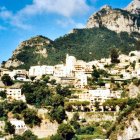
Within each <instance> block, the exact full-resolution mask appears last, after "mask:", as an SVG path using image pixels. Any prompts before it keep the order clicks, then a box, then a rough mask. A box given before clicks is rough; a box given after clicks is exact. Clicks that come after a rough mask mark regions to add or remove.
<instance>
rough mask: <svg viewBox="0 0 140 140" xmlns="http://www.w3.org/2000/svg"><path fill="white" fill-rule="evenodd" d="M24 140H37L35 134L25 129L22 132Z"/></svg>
mask: <svg viewBox="0 0 140 140" xmlns="http://www.w3.org/2000/svg"><path fill="white" fill-rule="evenodd" d="M22 136H23V138H24V140H37V136H36V135H34V134H33V133H32V132H31V131H30V130H27V131H25V132H24V133H23V135H22Z"/></svg>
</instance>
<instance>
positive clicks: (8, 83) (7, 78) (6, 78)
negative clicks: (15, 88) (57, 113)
mask: <svg viewBox="0 0 140 140" xmlns="http://www.w3.org/2000/svg"><path fill="white" fill-rule="evenodd" d="M1 80H2V82H3V83H4V84H5V86H11V85H12V84H13V80H12V79H11V77H10V76H9V75H7V74H5V75H3V76H2V77H1Z"/></svg>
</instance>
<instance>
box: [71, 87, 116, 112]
mask: <svg viewBox="0 0 140 140" xmlns="http://www.w3.org/2000/svg"><path fill="white" fill-rule="evenodd" d="M75 95H76V96H78V98H76V99H70V101H89V102H90V109H91V111H95V107H94V104H95V102H99V104H100V107H101V108H102V104H103V103H104V102H105V101H106V100H108V99H111V98H116V96H114V95H113V94H112V93H111V91H110V89H96V90H87V91H84V92H83V93H78V94H75Z"/></svg>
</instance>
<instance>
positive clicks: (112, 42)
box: [15, 27, 140, 69]
mask: <svg viewBox="0 0 140 140" xmlns="http://www.w3.org/2000/svg"><path fill="white" fill-rule="evenodd" d="M135 37H137V38H139V37H140V34H138V33H132V34H130V35H129V34H128V33H126V32H121V33H119V34H117V33H116V32H113V31H110V30H108V29H106V28H103V27H102V28H92V29H75V30H74V33H71V34H68V35H65V36H63V37H60V38H58V39H56V40H54V41H53V42H51V43H50V44H46V45H45V44H44V45H43V46H40V49H43V48H46V49H47V53H48V57H46V58H44V57H43V56H42V55H41V54H36V53H34V52H35V51H38V48H37V47H28V46H25V47H24V49H22V51H21V52H20V53H19V54H18V55H16V56H15V57H16V58H17V59H18V60H21V61H22V62H25V64H24V65H21V66H20V67H22V68H27V69H28V68H29V67H30V66H31V65H37V64H48V65H54V64H58V63H63V62H64V61H65V56H66V54H67V53H69V54H70V55H74V56H75V57H76V58H77V59H82V60H85V61H92V60H94V59H100V58H103V57H109V54H110V51H111V49H112V48H117V49H118V50H120V52H122V53H128V52H130V51H131V50H140V45H139V44H140V43H139V41H138V40H136V38H135ZM38 38H40V37H38ZM43 39H44V40H46V39H45V38H43ZM39 41H43V40H42V39H41V40H39ZM32 43H33V44H34V43H36V41H34V40H32ZM39 43H40V42H39Z"/></svg>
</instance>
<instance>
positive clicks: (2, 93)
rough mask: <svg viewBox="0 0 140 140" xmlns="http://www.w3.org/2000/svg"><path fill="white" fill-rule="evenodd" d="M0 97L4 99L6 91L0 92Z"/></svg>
mask: <svg viewBox="0 0 140 140" xmlns="http://www.w3.org/2000/svg"><path fill="white" fill-rule="evenodd" d="M0 97H2V98H3V99H5V98H6V91H0Z"/></svg>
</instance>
